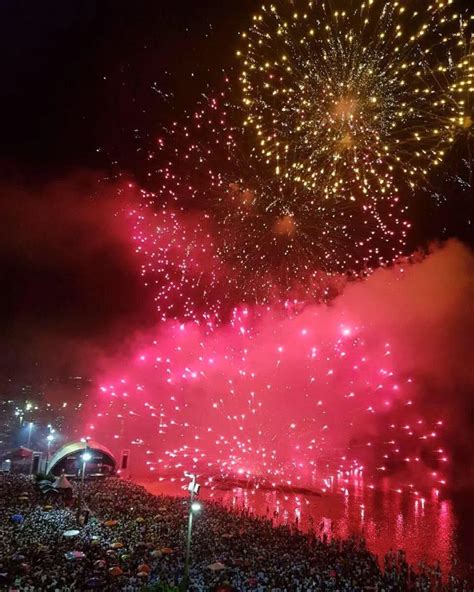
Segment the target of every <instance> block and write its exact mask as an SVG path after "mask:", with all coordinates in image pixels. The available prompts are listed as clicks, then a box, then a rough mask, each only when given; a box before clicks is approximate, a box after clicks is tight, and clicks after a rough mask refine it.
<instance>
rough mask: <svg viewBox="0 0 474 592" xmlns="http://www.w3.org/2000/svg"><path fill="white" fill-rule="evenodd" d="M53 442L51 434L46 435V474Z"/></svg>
mask: <svg viewBox="0 0 474 592" xmlns="http://www.w3.org/2000/svg"><path fill="white" fill-rule="evenodd" d="M53 440H54V436H53V434H48V435H47V436H46V442H47V443H48V456H47V457H46V474H47V473H48V470H49V461H50V459H51V442H52V441H53Z"/></svg>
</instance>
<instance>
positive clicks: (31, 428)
mask: <svg viewBox="0 0 474 592" xmlns="http://www.w3.org/2000/svg"><path fill="white" fill-rule="evenodd" d="M33 425H34V424H33V422H32V421H30V423H29V425H28V442H27V444H26V447H27V448H29V447H30V445H31V431H32V430H33Z"/></svg>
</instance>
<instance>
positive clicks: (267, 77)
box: [238, 0, 473, 200]
mask: <svg viewBox="0 0 474 592" xmlns="http://www.w3.org/2000/svg"><path fill="white" fill-rule="evenodd" d="M423 4H424V5H423V7H421V6H420V3H416V6H415V5H414V4H412V3H403V2H399V1H395V0H389V1H388V2H387V1H386V0H383V1H382V0H370V1H369V2H364V1H359V0H351V1H350V2H338V1H336V2H329V1H326V0H322V1H318V2H313V0H310V1H307V2H304V1H303V0H301V1H300V2H296V3H291V4H290V3H289V2H284V1H282V2H275V3H274V4H268V5H265V6H263V7H262V10H261V11H260V12H259V13H258V14H256V15H254V17H253V25H252V27H251V28H250V29H249V31H248V32H244V33H243V34H242V42H243V47H242V49H241V50H240V51H238V56H239V57H240V58H241V60H242V71H241V85H242V92H243V104H244V107H245V108H246V111H247V115H246V118H245V121H244V124H245V125H246V126H247V127H249V128H252V129H253V131H254V135H255V139H256V153H257V154H260V158H261V159H262V160H264V161H266V162H267V163H269V164H272V165H273V167H274V169H275V172H276V174H278V175H283V176H284V177H290V178H291V179H293V180H295V181H297V182H299V183H301V184H302V185H303V186H308V187H311V188H312V189H314V190H319V191H322V192H323V194H324V196H325V197H326V198H328V199H333V198H335V197H337V198H340V197H341V195H344V196H345V197H346V198H347V199H349V200H357V199H361V198H362V197H364V196H370V198H371V199H383V198H387V197H388V198H389V197H390V196H391V195H392V194H393V193H395V194H396V193H397V190H396V188H395V184H401V185H408V186H409V187H411V189H416V188H418V187H419V186H420V185H422V184H423V183H426V180H427V176H428V174H429V172H430V169H432V168H433V167H438V166H439V165H441V163H442V162H443V161H444V159H445V156H446V153H447V151H448V150H449V148H450V146H451V144H452V142H453V139H454V138H455V136H456V135H458V134H459V133H463V130H465V129H466V124H467V123H468V122H469V115H470V114H469V113H466V106H467V105H465V104H464V105H463V104H460V103H459V102H458V101H456V100H453V97H454V96H455V94H456V92H457V91H459V87H457V84H460V83H462V84H463V87H465V84H466V85H467V86H470V87H471V88H470V90H471V91H472V84H470V83H468V76H466V73H465V72H463V73H462V74H461V76H460V77H459V70H461V71H462V70H463V67H464V66H463V64H465V59H463V58H464V56H465V55H466V39H469V38H470V37H469V36H470V29H469V27H472V21H473V18H472V17H470V16H469V15H464V14H461V13H459V12H456V10H455V8H454V3H453V2H452V1H448V2H442V1H438V2H425V3H423ZM467 55H468V54H467ZM464 83H465V84H464ZM467 90H468V89H467V88H463V91H464V92H465V91H467ZM471 112H472V110H471ZM394 176H395V180H394Z"/></svg>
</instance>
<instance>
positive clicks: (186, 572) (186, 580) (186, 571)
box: [183, 475, 201, 591]
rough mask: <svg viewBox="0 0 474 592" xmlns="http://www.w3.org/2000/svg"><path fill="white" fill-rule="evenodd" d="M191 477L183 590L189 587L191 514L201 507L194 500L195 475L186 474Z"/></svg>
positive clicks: (195, 488)
mask: <svg viewBox="0 0 474 592" xmlns="http://www.w3.org/2000/svg"><path fill="white" fill-rule="evenodd" d="M186 477H190V478H191V483H190V484H189V485H188V491H189V512H188V535H187V538H186V558H185V562H184V579H183V590H185V591H186V590H187V589H188V587H189V561H190V556H191V534H192V530H193V516H194V514H195V513H197V512H199V510H200V509H201V504H200V503H199V502H195V501H194V496H195V495H197V494H198V493H199V489H200V488H201V486H200V485H198V484H197V483H196V476H195V475H186Z"/></svg>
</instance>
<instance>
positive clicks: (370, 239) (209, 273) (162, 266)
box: [133, 89, 409, 318]
mask: <svg viewBox="0 0 474 592" xmlns="http://www.w3.org/2000/svg"><path fill="white" fill-rule="evenodd" d="M229 96H232V92H231V90H229V89H226V91H225V92H223V93H221V94H220V95H219V96H218V97H217V98H205V99H204V100H203V101H202V103H201V105H200V106H199V108H198V109H197V110H196V111H195V112H194V113H193V114H192V115H188V116H186V117H185V118H184V123H181V124H180V123H177V122H175V123H174V124H173V125H171V126H169V127H168V128H167V129H165V130H164V131H163V133H162V134H161V136H160V138H159V140H158V142H157V146H156V147H155V148H154V150H153V151H152V152H150V155H149V161H150V163H151V168H150V174H149V179H150V181H149V183H150V184H151V185H152V187H153V191H148V192H142V198H141V207H140V209H139V210H137V211H135V212H134V215H133V219H134V221H135V232H134V236H135V239H136V240H137V244H138V246H137V250H138V251H139V253H140V254H141V255H142V256H143V263H142V273H143V275H144V276H145V277H146V281H147V283H152V284H154V285H155V286H156V287H157V288H158V293H157V296H156V300H157V304H158V307H159V310H160V312H162V313H163V314H164V316H166V317H170V316H171V317H175V318H176V317H179V316H180V314H181V313H183V312H184V313H185V314H184V315H183V316H184V317H185V318H193V317H194V318H197V317H198V316H199V310H201V311H204V313H205V314H206V315H208V316H209V315H211V316H219V313H220V312H222V310H225V311H227V312H228V311H229V310H230V309H231V308H232V307H233V306H234V305H235V304H236V303H240V302H247V303H260V304H265V303H269V302H272V303H273V302H275V301H278V300H279V301H283V302H285V301H288V300H290V299H291V300H295V299H296V300H305V301H324V300H327V299H329V298H330V297H331V296H332V295H334V293H337V292H338V291H339V288H340V286H341V285H344V283H345V282H346V281H347V278H346V275H345V274H347V272H350V273H352V274H355V275H358V274H360V273H362V274H366V273H368V272H369V271H370V269H372V268H374V267H377V266H379V265H384V264H386V263H387V262H391V261H393V260H394V259H396V258H397V257H399V256H400V255H401V254H402V252H403V247H404V242H405V238H406V232H407V230H408V228H409V224H408V222H407V221H406V220H405V219H404V216H405V208H404V206H403V205H402V204H401V203H400V202H399V199H398V197H397V196H396V195H392V196H391V199H390V200H387V201H386V202H384V203H379V202H377V200H375V199H373V197H372V195H371V194H367V195H366V196H364V197H363V198H361V199H358V200H346V199H344V198H340V199H333V200H331V201H328V200H326V199H324V198H323V196H321V194H320V193H318V192H316V191H313V190H312V189H310V188H308V187H304V186H301V185H299V184H295V183H293V182H292V181H291V180H289V179H285V178H283V177H279V176H275V175H274V174H273V172H272V171H270V170H269V169H268V168H266V167H262V166H261V163H259V162H258V161H257V160H256V159H254V158H252V157H250V156H248V154H247V151H246V138H245V135H244V134H243V132H242V130H239V129H238V126H237V125H236V124H235V122H234V121H233V120H234V118H235V117H236V115H240V112H238V111H236V110H235V108H234V107H233V105H232V103H231V102H230V101H229V99H228V97H229ZM155 163H157V164H155ZM165 218H166V219H167V221H166V220H165ZM178 245H181V247H178ZM177 248H180V249H181V251H180V253H181V255H180V257H179V258H177V257H175V256H174V253H175V251H176V249H177ZM199 254H200V255H199ZM170 266H171V267H172V269H171V267H170ZM193 299H194V303H193ZM183 300H185V301H186V302H183Z"/></svg>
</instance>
